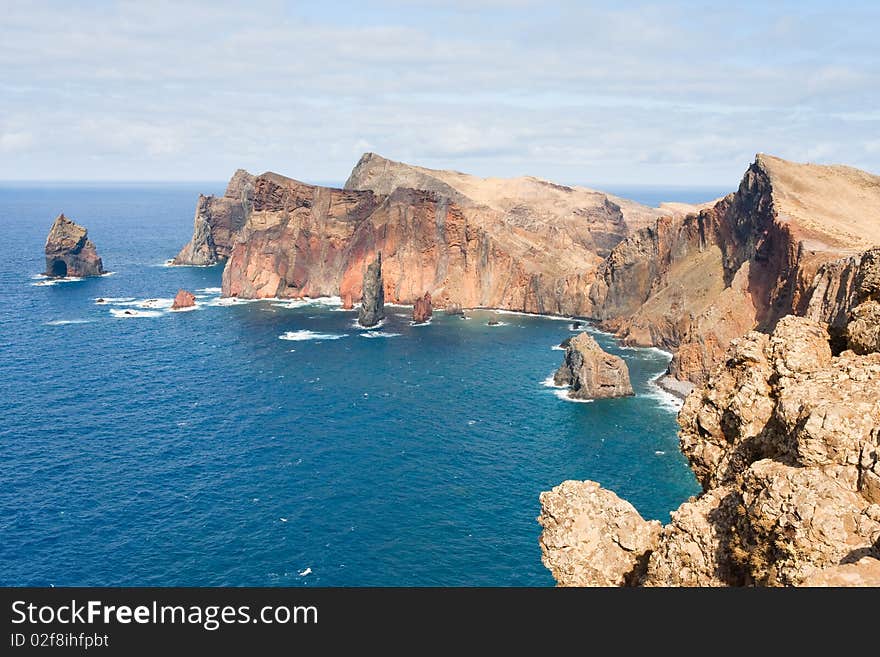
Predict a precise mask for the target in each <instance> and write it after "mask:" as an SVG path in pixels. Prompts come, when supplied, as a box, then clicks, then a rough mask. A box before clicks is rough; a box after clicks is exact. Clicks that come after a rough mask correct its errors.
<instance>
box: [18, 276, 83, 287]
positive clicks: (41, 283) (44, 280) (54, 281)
mask: <svg viewBox="0 0 880 657" xmlns="http://www.w3.org/2000/svg"><path fill="white" fill-rule="evenodd" d="M84 280H85V279H84V278H79V277H77V276H65V277H64V278H49V277H48V276H40V280H38V281H37V282H36V283H31V285H33V286H36V287H49V286H51V285H60V284H62V283H79V282H80V281H84Z"/></svg>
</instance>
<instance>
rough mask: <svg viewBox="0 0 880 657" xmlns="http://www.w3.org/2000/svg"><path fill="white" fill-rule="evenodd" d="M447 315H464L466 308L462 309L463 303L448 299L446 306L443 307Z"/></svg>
mask: <svg viewBox="0 0 880 657" xmlns="http://www.w3.org/2000/svg"><path fill="white" fill-rule="evenodd" d="M443 312H445V313H446V314H447V315H458V316H459V317H462V318H463V317H464V309H462V307H461V304H460V303H458V302H457V301H448V302H447V303H446V307H445V308H444V309H443Z"/></svg>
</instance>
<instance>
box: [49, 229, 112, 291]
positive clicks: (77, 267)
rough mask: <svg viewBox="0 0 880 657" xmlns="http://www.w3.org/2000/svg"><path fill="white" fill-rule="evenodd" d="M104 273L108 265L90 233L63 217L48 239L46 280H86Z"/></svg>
mask: <svg viewBox="0 0 880 657" xmlns="http://www.w3.org/2000/svg"><path fill="white" fill-rule="evenodd" d="M104 273H105V272H104V264H103V263H102V262H101V258H100V257H98V251H97V250H96V249H95V245H94V244H93V243H92V241H91V240H90V239H89V238H88V231H87V230H86V229H85V228H84V227H83V226H80V225H79V224H76V223H74V222H73V221H71V220H70V219H68V218H67V217H65V216H64V214H63V213H62V214H59V215H58V217H56V219H55V221H54V223H53V224H52V228H51V229H50V230H49V235H48V237H47V238H46V276H51V277H52V278H63V277H65V276H75V277H86V276H100V275H101V274H104Z"/></svg>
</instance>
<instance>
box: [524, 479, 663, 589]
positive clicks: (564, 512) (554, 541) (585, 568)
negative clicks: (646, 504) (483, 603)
mask: <svg viewBox="0 0 880 657" xmlns="http://www.w3.org/2000/svg"><path fill="white" fill-rule="evenodd" d="M538 522H540V523H541V526H542V527H543V528H544V531H543V533H542V534H541V553H542V555H543V556H542V561H543V562H544V565H545V566H546V567H547V568H549V569H550V572H552V573H553V577H555V578H556V581H557V582H558V583H559V585H560V586H623V585H625V584H628V583H630V582H631V581H633V580H637V579H638V577H639V575H640V573H639V567H640V566H641V567H642V568H644V566H645V564H647V560H648V557H649V555H650V553H651V550H653V549H654V547H655V546H656V544H657V539H658V537H659V534H660V523H659V522H657V521H656V520H654V521H651V522H648V521H646V520H644V519H643V518H642V516H640V515H639V513H638V511H636V510H635V508H633V505H632V504H630V503H629V502H627V501H625V500H622V499H620V498H619V497H617V495H615V494H614V493H612V492H611V491H608V490H605V489H604V488H602V487H601V486H600V485H599V484H597V483H595V482H592V481H565V482H563V483H561V484H559V485H558V486H556V487H555V488H554V489H553V490H550V491H546V492H544V493H541V516H540V517H539V518H538Z"/></svg>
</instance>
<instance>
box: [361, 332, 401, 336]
mask: <svg viewBox="0 0 880 657" xmlns="http://www.w3.org/2000/svg"><path fill="white" fill-rule="evenodd" d="M398 335H400V333H389V332H387V331H364V332H363V333H361V334H360V336H361V337H362V338H396V337H397V336H398Z"/></svg>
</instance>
